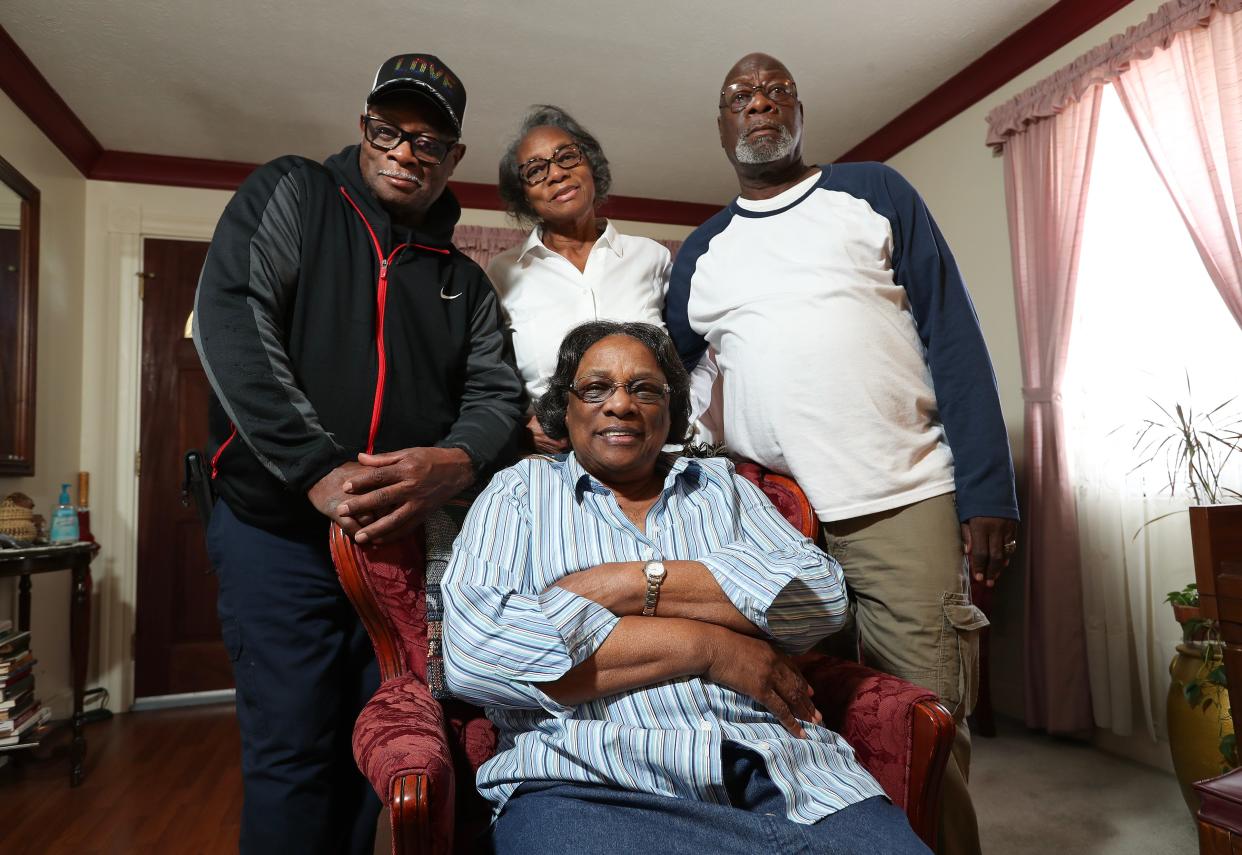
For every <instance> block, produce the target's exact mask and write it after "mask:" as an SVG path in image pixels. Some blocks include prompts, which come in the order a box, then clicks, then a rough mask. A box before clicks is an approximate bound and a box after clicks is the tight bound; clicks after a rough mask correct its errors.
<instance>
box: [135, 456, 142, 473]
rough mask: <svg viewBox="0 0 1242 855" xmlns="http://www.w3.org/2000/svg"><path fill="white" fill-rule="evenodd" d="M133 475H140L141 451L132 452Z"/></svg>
mask: <svg viewBox="0 0 1242 855" xmlns="http://www.w3.org/2000/svg"><path fill="white" fill-rule="evenodd" d="M134 477H135V478H141V477H142V452H141V451H135V452H134Z"/></svg>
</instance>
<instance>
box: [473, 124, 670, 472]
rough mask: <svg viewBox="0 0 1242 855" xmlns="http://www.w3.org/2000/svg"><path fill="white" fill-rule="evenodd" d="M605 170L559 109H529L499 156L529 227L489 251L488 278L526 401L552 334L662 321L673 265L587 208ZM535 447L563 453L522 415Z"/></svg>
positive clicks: (602, 192)
mask: <svg viewBox="0 0 1242 855" xmlns="http://www.w3.org/2000/svg"><path fill="white" fill-rule="evenodd" d="M611 183H612V174H611V172H610V170H609V168H608V159H607V158H606V157H604V152H603V150H602V149H601V148H600V145H599V143H598V142H597V141H596V139H595V137H593V136H591V134H590V133H589V132H588V131H587V130H586V128H584V127H582V125H580V124H578V122H576V121H575V120H574V118H573V117H572V116H570V115H569V114H568V113H566V112H565V111H564V110H562V109H560V108H559V107H553V106H550V105H540V106H536V107H533V108H532V109H531V111H530V113H528V114H527V116H526V118H525V119H523V120H522V125H521V127H520V128H519V130H518V134H517V136H516V137H515V139H514V140H513V142H512V143H510V145H509V147H508V148H507V149H506V150H505V153H504V155H503V156H502V157H501V159H500V180H499V190H500V197H501V198H502V199H503V200H504V202H505V207H506V209H507V210H508V212H509V214H510V215H511V216H514V217H516V218H517V219H518V220H519V221H520V222H522V223H524V224H526V225H529V226H531V232H530V235H529V236H528V237H527V238H526V241H525V243H523V244H522V245H520V246H516V247H514V248H513V249H510V250H508V251H506V252H504V253H502V254H501V255H499V256H497V257H496V258H495V260H493V261H492V263H491V265H490V266H489V267H488V270H487V275H488V276H489V277H490V278H491V280H492V284H493V285H495V286H496V291H497V293H498V294H499V295H500V301H501V303H502V305H503V306H504V309H505V312H506V314H507V315H508V323H509V326H510V328H511V329H512V332H513V349H514V354H515V355H516V357H517V365H518V370H519V371H520V372H521V374H522V380H523V381H524V382H525V383H526V391H527V392H528V393H529V394H530V397H531V401H532V402H533V401H534V400H536V399H537V398H539V396H541V395H542V394H543V393H544V392H545V391H546V390H547V386H548V378H549V377H551V376H552V373H553V371H555V370H556V353H557V348H558V347H559V346H560V343H561V339H563V338H564V337H565V333H567V332H568V331H569V330H570V329H572V328H573V327H575V326H577V325H578V324H580V323H583V322H584V321H593V320H603V319H608V320H619V321H645V322H646V323H650V324H656V325H657V326H661V327H662V326H663V325H664V324H663V321H662V319H661V315H662V314H663V309H664V293H665V291H666V290H667V288H668V276H669V270H670V268H671V267H672V261H671V259H670V256H669V251H668V250H667V249H666V248H665V247H663V246H661V245H660V244H658V243H656V242H655V241H653V240H650V239H648V238H643V237H633V236H631V235H623V234H619V233H618V232H617V230H616V229H615V228H614V227H613V225H612V224H611V223H610V222H608V220H607V219H604V218H600V217H597V216H596V210H597V209H598V208H599V206H600V205H601V204H603V202H604V200H605V199H606V198H607V196H608V189H609V186H610V185H611ZM527 428H528V430H529V431H530V434H531V436H532V438H533V444H534V447H535V448H536V449H537V450H539V451H544V452H558V451H565V450H567V449H566V445H565V442H564V441H563V440H553V439H550V438H549V437H547V436H546V435H545V434H544V432H543V429H542V428H540V426H539V421H538V420H537V419H536V418H535V417H534V416H533V415H529V420H528V423H527Z"/></svg>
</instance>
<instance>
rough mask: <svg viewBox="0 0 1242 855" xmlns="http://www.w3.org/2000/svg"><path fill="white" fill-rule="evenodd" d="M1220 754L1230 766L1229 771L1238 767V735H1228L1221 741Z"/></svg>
mask: <svg viewBox="0 0 1242 855" xmlns="http://www.w3.org/2000/svg"><path fill="white" fill-rule="evenodd" d="M1220 753H1221V756H1222V757H1224V758H1225V763H1227V764H1228V767H1227V768H1228V769H1232V768H1233V767H1234V766H1237V765H1238V735H1237V734H1236V733H1227V734H1225V736H1224V737H1223V738H1222V739H1221V741H1220Z"/></svg>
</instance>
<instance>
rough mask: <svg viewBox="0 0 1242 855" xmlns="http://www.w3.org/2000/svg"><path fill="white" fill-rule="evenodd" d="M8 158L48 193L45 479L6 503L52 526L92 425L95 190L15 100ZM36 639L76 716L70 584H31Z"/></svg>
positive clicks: (6, 597)
mask: <svg viewBox="0 0 1242 855" xmlns="http://www.w3.org/2000/svg"><path fill="white" fill-rule="evenodd" d="M0 157H3V158H4V159H5V160H7V161H8V162H9V163H11V164H12V165H13V166H14V167H15V168H16V169H17V170H18V171H19V172H20V173H21V174H22V175H23V176H25V178H26V180H28V181H29V182H30V183H32V184H33V185H34V186H35V187H36V188H38V190H39V194H40V198H39V220H40V222H39V302H38V312H39V319H38V355H37V357H36V359H37V362H36V366H35V368H36V372H37V377H36V381H35V390H36V391H35V394H36V405H35V474H34V477H33V478H0V498H2V497H4V496H6V495H8V494H9V493H11V492H13V491H15V490H20V491H21V492H23V493H26V494H27V495H29V496H30V497H31V498H32V499H34V502H35V512H36V513H39V514H42V515H43V517H44V518H45V519H47V520H48V522H49V524H50V522H51V518H52V510H53V509H54V508H55V507H56V498H57V496H58V495H59V493H60V485H61V484H62V483H64V482H68V483H69V484H71V485H73V486H74V487H76V484H77V473H78V468H79V460H78V445H79V437H80V434H81V425H82V420H83V417H84V415H85V417H86V418H90V417H91V414H90V413H89V411H86V410H84V409H83V407H82V402H81V397H80V395H79V392H80V391H81V388H82V336H81V333H82V273H83V268H84V265H85V256H84V253H83V246H82V234H83V211H84V206H83V200H84V198H85V193H86V180H85V179H83V178H82V175H81V173H79V172H78V171H77V169H75V168H74V166H73V164H71V163H70V162H69V161H68V160H67V159H66V158H65V157H64V155H62V154H61V153H60V151H59V150H58V149H57V148H56V147H55V146H53V145H52V144H51V143H49V142H48V140H47V138H46V137H44V136H43V134H42V133H41V132H40V131H39V129H38V128H36V127H35V126H34V124H33V123H31V121H30V120H29V119H27V118H26V115H25V114H24V113H22V111H21V110H19V109H18V108H17V107H16V105H14V104H13V102H12V101H11V100H9V98H8V97H7V96H5V95H3V94H0ZM31 587H32V591H31V595H32V607H31V630H32V632H33V637H32V642H33V649H34V652H35V655H36V657H37V658H38V660H39V664H38V665H36V666H35V675H36V677H35V682H36V684H37V688H38V694H39V697H40V698H41V699H42V700H44V701H45V702H47V703H50V704H51V705H52V706H53V708H54V710H55V714H56V716H57V717H63V716H64V715H65V714H67V712H68V710H69V705H70V702H71V699H70V698H69V695H68V691H67V689H68V686H69V587H70V586H69V574H68V573H50V574H43V575H38V576H33V577H31ZM16 590H17V587H16V580H9V581H5V582H4V583H3V584H0V614H3V615H5V616H10V615H11V616H12V618H13V619H14V622H16V619H17V595H16Z"/></svg>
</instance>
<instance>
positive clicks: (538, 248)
mask: <svg viewBox="0 0 1242 855" xmlns="http://www.w3.org/2000/svg"><path fill="white" fill-rule="evenodd" d="M542 228H543V227H542V226H535V227H534V228H533V229H531V230H530V234H528V235H527V236H526V242H525V243H523V244H522V251H521V252H519V253H518V261H521V260H522V259H523V258H525V257H526V255H527V254H528V253H530V254H533V255H535V256H543V257H546V256H549V255H556V253H554V252H553V251H552V250H550V249H548V248H547V247H546V246H544V245H543V241H542V240H541V239H540V237H539V234H540V231H541V229H542ZM595 245H596V246H604V247H607V248H608V249H610V250H612V252H613V254H614V255H616V256H617V258H621V257H622V255H623V250H622V248H621V241H620V235H619V234H618V233H617V229H616V227H615V226H613V224H612V220H604V233H603V234H601V235H600V236H599V238H598V239H597V240H596V241H595ZM592 249H594V247H592Z"/></svg>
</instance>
